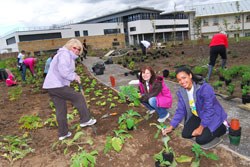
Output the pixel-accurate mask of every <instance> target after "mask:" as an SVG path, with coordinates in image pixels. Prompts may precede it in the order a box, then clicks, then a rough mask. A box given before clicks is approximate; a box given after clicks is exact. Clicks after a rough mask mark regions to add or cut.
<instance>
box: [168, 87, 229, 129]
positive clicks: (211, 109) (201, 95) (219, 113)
mask: <svg viewBox="0 0 250 167" xmlns="http://www.w3.org/2000/svg"><path fill="white" fill-rule="evenodd" d="M193 85H194V100H195V105H196V111H197V113H198V116H199V118H200V119H201V125H202V126H203V127H204V128H206V127H208V128H209V130H210V131H211V132H214V131H215V130H216V129H217V128H218V127H219V126H220V125H221V124H222V123H223V121H224V120H226V118H227V114H226V113H225V111H224V109H223V108H222V106H221V105H220V103H219V101H218V100H217V99H216V96H215V94H214V90H213V88H212V87H211V86H210V85H209V84H208V83H205V82H204V83H202V84H195V83H194V82H193ZM177 96H178V104H177V109H176V112H175V115H174V117H173V118H172V120H171V122H170V125H172V126H173V127H174V128H175V127H177V126H178V124H179V123H180V122H181V121H182V119H183V118H185V123H186V122H187V121H188V119H189V118H190V117H191V114H192V113H191V110H190V106H189V103H188V96H187V93H186V90H185V89H184V88H182V87H181V88H180V89H179V90H178V92H177Z"/></svg>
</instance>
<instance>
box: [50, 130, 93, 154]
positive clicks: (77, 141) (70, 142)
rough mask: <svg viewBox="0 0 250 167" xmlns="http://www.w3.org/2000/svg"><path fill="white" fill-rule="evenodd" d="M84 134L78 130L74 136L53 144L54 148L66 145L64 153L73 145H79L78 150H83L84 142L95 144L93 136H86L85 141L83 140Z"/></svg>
mask: <svg viewBox="0 0 250 167" xmlns="http://www.w3.org/2000/svg"><path fill="white" fill-rule="evenodd" d="M83 135H84V133H83V132H77V133H76V134H75V135H74V137H73V138H67V139H64V140H62V141H60V140H59V141H57V142H55V143H54V144H53V145H52V149H54V148H59V147H60V146H62V147H64V154H66V153H67V152H68V149H69V148H70V147H72V146H77V147H78V150H81V149H82V146H81V145H83V144H89V145H93V140H92V139H91V138H85V141H81V140H80V139H81V137H82V136H83Z"/></svg>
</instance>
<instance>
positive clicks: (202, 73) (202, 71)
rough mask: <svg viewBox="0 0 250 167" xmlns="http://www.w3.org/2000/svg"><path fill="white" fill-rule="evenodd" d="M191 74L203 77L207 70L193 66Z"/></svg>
mask: <svg viewBox="0 0 250 167" xmlns="http://www.w3.org/2000/svg"><path fill="white" fill-rule="evenodd" d="M193 73H194V74H199V75H202V76H204V75H205V74H206V73H207V68H204V67H202V66H195V67H194V69H193Z"/></svg>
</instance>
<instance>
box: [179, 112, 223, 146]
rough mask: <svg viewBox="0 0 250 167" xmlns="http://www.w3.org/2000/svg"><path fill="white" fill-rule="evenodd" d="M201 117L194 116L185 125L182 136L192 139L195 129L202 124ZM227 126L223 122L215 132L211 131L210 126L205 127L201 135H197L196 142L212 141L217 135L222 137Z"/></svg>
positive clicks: (201, 143)
mask: <svg viewBox="0 0 250 167" xmlns="http://www.w3.org/2000/svg"><path fill="white" fill-rule="evenodd" d="M200 123H201V119H200V118H199V117H196V116H194V115H193V116H192V117H191V118H190V119H189V120H188V122H187V123H186V124H185V125H184V128H183V131H182V137H183V138H188V139H191V138H192V137H193V136H192V133H193V131H194V130H195V129H196V128H198V127H199V126H200ZM226 130H227V129H226V126H225V125H224V124H223V123H222V124H221V125H220V126H219V127H218V128H217V129H216V130H215V131H214V132H211V131H210V130H209V128H207V127H206V128H204V129H203V132H202V134H201V135H200V136H196V143H198V144H200V145H203V144H206V143H209V142H210V141H212V140H213V139H214V138H215V137H220V136H222V135H224V134H225V133H226Z"/></svg>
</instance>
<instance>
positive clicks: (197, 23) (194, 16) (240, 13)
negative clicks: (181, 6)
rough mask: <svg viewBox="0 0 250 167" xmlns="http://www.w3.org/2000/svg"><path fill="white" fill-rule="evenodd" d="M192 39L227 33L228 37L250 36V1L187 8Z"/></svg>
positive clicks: (241, 0)
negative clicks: (221, 32)
mask: <svg viewBox="0 0 250 167" xmlns="http://www.w3.org/2000/svg"><path fill="white" fill-rule="evenodd" d="M185 12H186V14H187V15H188V23H189V36H190V39H192V40H193V39H197V38H200V37H201V36H203V37H205V38H212V36H213V35H214V34H215V33H218V32H220V31H225V32H227V34H228V37H235V38H237V37H245V36H250V0H238V1H231V2H220V3H213V4H203V5H191V6H185Z"/></svg>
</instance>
